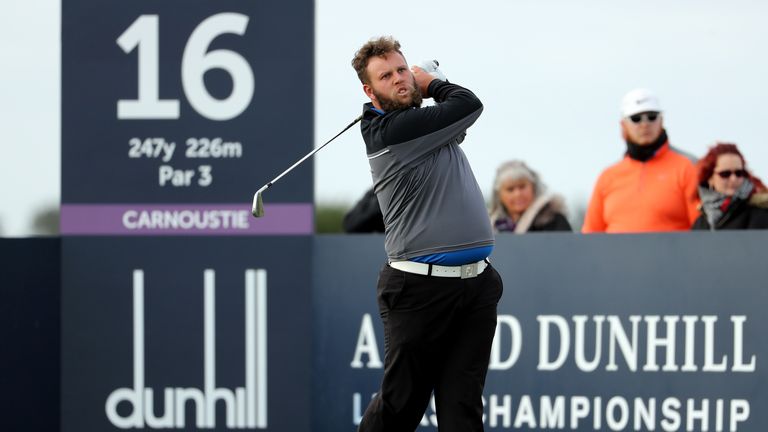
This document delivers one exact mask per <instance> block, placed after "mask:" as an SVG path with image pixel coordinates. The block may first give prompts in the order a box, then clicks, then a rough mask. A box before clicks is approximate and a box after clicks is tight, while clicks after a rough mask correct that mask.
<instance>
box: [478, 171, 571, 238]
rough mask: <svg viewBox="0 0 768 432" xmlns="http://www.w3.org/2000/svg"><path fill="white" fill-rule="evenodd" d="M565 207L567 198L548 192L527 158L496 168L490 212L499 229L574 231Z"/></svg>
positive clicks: (496, 227)
mask: <svg viewBox="0 0 768 432" xmlns="http://www.w3.org/2000/svg"><path fill="white" fill-rule="evenodd" d="M565 211H566V210H565V200H564V199H563V198H562V197H561V196H560V195H556V194H550V193H547V191H546V187H545V186H544V183H542V181H541V180H540V178H539V175H538V174H537V173H536V171H534V170H532V169H531V168H529V167H528V165H526V164H525V162H523V161H520V160H512V161H509V162H505V163H503V164H501V166H499V168H498V169H497V170H496V179H495V180H494V182H493V201H492V203H491V212H490V216H491V224H492V225H493V228H494V230H495V231H496V232H513V233H515V234H522V233H526V232H533V231H571V230H572V229H571V224H569V223H568V219H566V217H565Z"/></svg>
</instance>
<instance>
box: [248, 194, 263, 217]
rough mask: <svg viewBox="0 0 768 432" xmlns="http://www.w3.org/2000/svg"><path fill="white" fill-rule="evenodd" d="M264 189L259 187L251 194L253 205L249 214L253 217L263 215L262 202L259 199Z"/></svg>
mask: <svg viewBox="0 0 768 432" xmlns="http://www.w3.org/2000/svg"><path fill="white" fill-rule="evenodd" d="M264 189H266V188H261V189H259V190H258V191H257V192H256V194H255V195H254V196H253V205H252V206H251V214H252V215H253V216H254V217H257V218H260V217H262V216H264V202H263V201H262V199H261V193H262V192H264Z"/></svg>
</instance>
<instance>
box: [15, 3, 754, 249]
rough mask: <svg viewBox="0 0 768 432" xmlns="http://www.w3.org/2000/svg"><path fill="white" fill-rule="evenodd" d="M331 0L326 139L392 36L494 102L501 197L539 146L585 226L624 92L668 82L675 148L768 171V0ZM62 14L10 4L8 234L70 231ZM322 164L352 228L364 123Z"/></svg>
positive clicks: (331, 195) (322, 36) (612, 146)
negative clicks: (728, 148)
mask: <svg viewBox="0 0 768 432" xmlns="http://www.w3.org/2000/svg"><path fill="white" fill-rule="evenodd" d="M390 6H391V7H390ZM315 8H316V18H315V26H316V29H315V34H316V39H315V44H316V51H315V94H314V118H315V145H319V144H322V143H323V142H325V141H326V140H327V139H329V138H330V137H332V136H333V135H335V134H336V133H337V132H338V131H339V130H341V129H342V128H343V127H344V126H346V125H347V124H349V122H350V121H352V119H354V118H355V117H356V116H357V115H359V112H360V110H361V107H362V104H363V103H364V102H365V101H366V98H365V96H364V94H363V92H362V90H361V86H360V83H359V81H357V77H356V75H355V73H354V71H353V70H352V68H351V66H350V60H351V58H352V56H353V54H354V52H355V50H356V49H357V48H358V47H359V46H360V45H362V44H363V43H364V42H365V41H366V40H367V39H369V38H370V37H372V36H378V35H382V34H384V35H390V34H391V35H394V36H395V37H396V38H398V39H399V40H400V41H401V43H402V44H403V52H404V54H405V56H406V58H407V59H408V60H409V62H411V63H419V62H421V61H422V60H426V59H432V58H435V59H438V60H439V61H440V64H441V69H443V71H444V73H445V74H446V75H447V77H448V79H449V80H451V81H453V82H456V83H459V84H462V85H464V86H466V87H468V88H470V89H472V90H473V91H474V92H475V93H476V94H477V95H478V96H479V97H480V98H481V99H482V100H483V102H484V104H485V111H484V114H483V116H482V117H481V118H480V120H479V121H478V122H477V123H476V124H475V125H474V126H473V127H472V128H471V129H470V131H469V134H468V137H467V140H466V141H465V143H464V144H463V148H464V151H465V152H466V154H467V156H468V158H469V159H470V162H471V163H472V165H473V168H474V171H475V175H476V178H477V180H478V183H479V184H480V187H481V188H482V190H483V192H484V193H485V194H486V199H489V198H490V193H491V183H492V180H493V176H494V173H495V169H496V167H497V166H498V165H499V164H500V163H501V162H503V161H505V160H508V159H515V158H516V159H523V160H525V161H526V162H527V163H528V164H529V165H530V166H531V167H532V168H534V169H536V170H537V171H538V172H539V174H540V175H541V176H542V178H543V180H544V182H545V183H546V184H547V185H548V186H549V189H550V190H551V191H554V192H557V193H560V194H562V195H563V196H564V197H565V198H566V200H567V204H568V208H569V217H570V219H571V222H572V225H574V227H575V228H578V227H580V226H581V217H582V216H581V215H582V214H583V211H584V208H585V207H586V202H587V200H588V198H589V195H590V193H591V189H592V187H593V184H594V181H595V180H596V178H597V176H598V175H599V173H600V171H601V170H602V169H604V168H605V167H607V166H608V165H609V164H611V163H613V162H615V161H617V160H619V159H620V158H621V156H622V153H623V148H624V143H623V142H622V140H621V137H620V133H619V101H620V99H621V97H622V95H623V94H624V93H626V92H627V91H629V90H630V89H632V88H636V87H647V88H650V89H652V90H653V91H655V92H656V93H657V95H658V96H659V98H660V101H661V104H662V106H663V108H664V110H665V114H664V118H665V126H666V128H667V131H668V133H669V136H670V140H671V143H672V145H673V146H675V147H678V148H680V149H682V150H685V151H687V152H688V153H691V154H693V155H695V156H701V155H703V154H704V153H705V151H706V149H707V147H708V146H709V145H710V144H712V143H713V142H714V141H715V140H728V141H732V142H735V143H736V144H738V145H739V148H740V149H741V150H742V151H743V153H744V155H745V157H746V159H747V161H749V163H750V164H751V166H750V168H751V169H752V170H753V172H754V173H755V174H757V175H758V176H761V177H764V176H766V175H768V146H766V145H765V141H766V139H765V136H764V130H763V126H762V125H763V122H762V120H763V117H764V115H765V113H766V109H765V106H766V105H765V101H766V100H768V86H766V85H765V84H764V83H763V80H764V77H765V76H768V60H766V58H765V56H764V55H761V54H760V53H761V52H762V51H763V46H764V44H765V41H766V40H768V27H766V26H765V25H764V18H765V17H766V16H768V3H766V2H762V1H757V0H754V1H752V0H735V1H731V2H718V1H710V0H707V1H694V0H679V1H675V2H665V1H662V0H647V1H644V2H630V1H623V0H622V1H615V0H614V1H608V0H589V1H584V2H578V3H576V2H568V1H561V0H547V1H527V0H524V1H504V0H488V1H483V2H471V3H467V2H462V1H454V0H449V1H445V0H443V1H440V2H436V1H422V2H417V3H411V4H408V6H404V5H403V6H401V5H389V6H388V7H382V6H379V5H372V4H371V5H367V4H366V5H362V4H360V3H357V2H345V1H341V0H318V1H316V2H315ZM60 12H61V5H60V1H56V0H5V1H4V2H3V13H2V14H0V52H1V53H2V64H3V68H2V69H0V101H2V104H0V132H1V133H2V139H1V140H0V146H2V147H1V148H2V152H1V153H0V154H2V160H4V161H7V163H5V164H4V169H3V170H0V191H1V192H0V196H1V197H2V200H1V201H0V236H4V237H24V236H35V235H51V234H57V233H58V207H59V195H60V180H59V177H60V115H61V112H60V105H61V104H60V102H61V99H60V80H61V76H60V60H61V58H60V46H61V36H60V32H61V25H60ZM286 31H290V29H286ZM252 61H255V60H252ZM274 73H280V69H279V65H276V66H275V68H274ZM257 94H258V93H257ZM301 103H302V101H297V104H299V105H301ZM307 103H309V100H308V101H307ZM306 112H310V110H309V109H307V111H306ZM307 115H309V114H307ZM278 127H290V119H286V122H285V124H283V125H279V126H278ZM301 156H302V155H297V156H296V159H298V158H299V157H301ZM314 163H315V203H316V211H317V218H316V226H317V231H318V232H336V231H339V230H340V229H341V225H340V221H341V217H342V215H343V213H344V212H345V211H346V210H347V209H348V208H349V207H350V206H351V205H352V204H353V203H354V202H355V201H356V200H357V199H358V198H360V197H361V196H362V195H363V193H364V192H365V190H366V189H367V188H368V187H370V183H371V179H370V173H369V169H368V163H367V160H366V158H365V151H364V145H363V143H362V139H361V138H360V135H359V133H357V132H356V129H353V130H351V131H349V132H347V133H346V134H345V135H343V136H342V137H340V138H339V139H337V140H336V141H335V142H333V143H332V144H331V145H329V146H328V147H327V148H325V149H323V151H321V152H320V153H318V155H317V156H316V159H315V162H314ZM262 180H263V179H261V178H259V179H254V189H255V188H256V187H257V186H258V185H257V183H259V182H260V181H262ZM250 198H251V197H243V201H244V202H248V201H249V200H250Z"/></svg>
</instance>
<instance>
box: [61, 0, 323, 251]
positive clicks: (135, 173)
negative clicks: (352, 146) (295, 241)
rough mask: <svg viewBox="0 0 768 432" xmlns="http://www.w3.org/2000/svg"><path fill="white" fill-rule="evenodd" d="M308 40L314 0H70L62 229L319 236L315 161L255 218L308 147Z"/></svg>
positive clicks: (65, 31) (65, 14)
mask: <svg viewBox="0 0 768 432" xmlns="http://www.w3.org/2000/svg"><path fill="white" fill-rule="evenodd" d="M287 29H290V31H287ZM313 41H314V3H313V2H312V1H308V0H300V1H298V2H295V1H294V2H280V1H276V0H269V1H259V2H240V1H233V0H224V1H214V0H194V1H189V0H169V1H160V0H147V1H136V2H118V3H105V2H100V1H96V0H65V1H63V2H62V86H61V88H62V152H61V154H62V193H61V195H62V205H61V233H62V234H63V235H137V234H139V235H182V236H189V235H227V236H233V235H261V234H274V235H288V234H310V233H311V232H312V194H313V189H312V178H313V172H312V164H304V165H302V166H301V167H299V168H298V169H296V170H295V172H293V173H291V176H290V178H286V179H285V180H284V181H282V182H281V185H280V188H276V189H275V190H274V191H270V196H269V202H268V204H267V206H266V209H265V217H264V218H262V219H258V220H256V219H253V218H250V217H249V215H250V203H251V198H252V197H253V194H254V192H255V191H256V189H257V188H258V187H259V186H261V185H262V184H264V183H266V182H267V181H269V180H271V179H272V178H273V177H274V176H276V175H277V174H279V172H280V171H279V170H280V168H276V167H288V166H290V164H291V163H293V162H294V161H295V160H297V159H298V158H299V157H301V156H302V155H304V154H305V153H307V152H308V151H309V150H311V148H312V136H313V117H312V115H304V114H297V109H296V106H297V102H298V104H299V105H302V106H308V107H312V105H313V94H314V92H313V86H314V78H313V70H314V68H313V61H314V57H313V51H314V42H313ZM278 69H279V71H280V72H279V73H276V72H275V71H276V70H278ZM310 111H311V109H310Z"/></svg>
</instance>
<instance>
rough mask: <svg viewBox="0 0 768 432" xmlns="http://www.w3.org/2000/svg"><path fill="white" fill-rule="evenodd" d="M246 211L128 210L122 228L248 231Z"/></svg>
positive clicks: (247, 214) (124, 215) (247, 213)
mask: <svg viewBox="0 0 768 432" xmlns="http://www.w3.org/2000/svg"><path fill="white" fill-rule="evenodd" d="M249 215H250V213H249V212H248V211H247V210H128V211H126V212H125V213H123V226H124V227H125V228H127V229H129V230H138V229H150V230H153V229H180V230H196V229H197V230H202V229H229V228H234V229H248V228H249V226H250V225H249V224H248V220H249V218H248V216H249Z"/></svg>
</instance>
